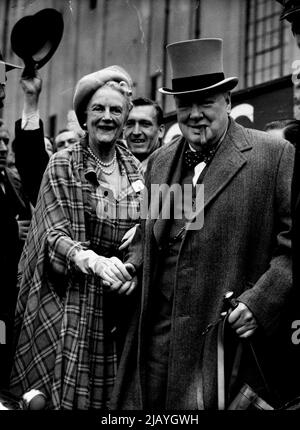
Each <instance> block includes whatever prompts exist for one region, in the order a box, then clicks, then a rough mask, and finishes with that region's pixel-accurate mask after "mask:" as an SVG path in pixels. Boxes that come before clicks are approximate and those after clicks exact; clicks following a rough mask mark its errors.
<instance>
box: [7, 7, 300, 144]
mask: <svg viewBox="0 0 300 430" xmlns="http://www.w3.org/2000/svg"><path fill="white" fill-rule="evenodd" d="M48 7H50V8H55V9H57V10H58V11H60V12H61V13H62V14H63V18H64V34H63V38H62V41H61V43H60V45H59V47H58V49H57V51H56V52H55V54H54V56H53V57H52V58H51V60H50V61H49V62H48V63H47V64H46V65H45V66H44V67H43V68H42V69H41V70H40V74H41V76H42V78H43V90H42V94H41V96H40V114H41V117H42V118H43V120H44V123H45V130H46V132H47V133H48V134H50V135H52V136H54V135H55V133H56V132H57V131H58V130H59V129H60V128H63V127H65V125H66V122H67V115H68V112H69V111H70V109H72V97H73V92H74V88H75V85H76V82H77V81H78V79H79V78H80V77H82V76H83V75H85V74H87V73H90V72H93V71H95V70H97V69H100V68H102V67H105V66H108V65H112V64H119V65H122V66H123V67H125V69H127V70H128V72H129V73H130V74H131V76H132V78H133V81H134V87H135V95H136V96H147V97H150V98H153V99H156V100H157V101H159V102H160V103H161V105H162V106H163V108H164V112H165V115H166V118H167V122H168V124H172V123H173V122H174V121H175V115H174V102H173V98H172V97H170V96H169V97H168V96H162V95H161V94H160V93H159V92H158V91H157V89H158V88H159V87H161V86H169V85H171V82H170V74H171V73H170V65H169V63H168V59H167V56H166V49H165V46H166V45H167V44H168V43H172V42H175V41H179V40H185V39H193V38H198V37H221V38H222V39H223V40H224V71H225V74H226V75H227V76H238V77H239V85H238V87H237V88H236V89H235V91H234V92H233V107H234V109H233V116H235V117H236V118H237V119H239V120H240V121H241V122H244V123H245V124H247V125H249V126H256V127H258V128H263V125H264V123H266V122H268V121H271V120H274V119H283V118H288V117H291V116H296V117H297V115H298V112H297V106H298V105H297V100H296V103H294V96H295V92H294V86H293V82H292V76H293V75H292V73H293V70H294V69H295V67H296V66H295V64H297V57H298V58H300V53H298V48H297V46H296V43H295V41H294V39H293V37H292V34H291V31H290V28H289V25H288V23H286V22H280V21H279V15H280V5H279V4H278V3H277V2H276V1H275V0H2V1H1V2H0V16H1V23H0V38H1V39H0V40H1V42H0V43H1V49H2V52H3V54H4V58H5V59H6V60H10V61H12V62H15V63H17V64H20V65H22V61H21V59H20V58H18V57H17V56H16V55H15V54H14V53H13V52H12V50H11V46H10V34H11V31H12V28H13V26H14V24H15V23H16V22H17V21H18V20H19V19H20V18H21V17H23V16H27V15H32V14H34V13H36V12H38V11H39V10H41V9H43V8H48ZM37 37H38V34H37ZM183 61H184V59H183ZM293 67H294V69H293ZM294 75H295V74H294ZM20 76H21V71H13V72H11V73H9V75H8V82H7V99H6V104H5V108H4V109H3V111H2V113H1V114H2V116H3V117H4V119H5V121H6V123H7V125H8V127H9V129H10V130H12V132H13V127H14V121H15V120H16V119H17V118H18V117H20V115H21V110H22V91H21V88H20V85H19V80H20Z"/></svg>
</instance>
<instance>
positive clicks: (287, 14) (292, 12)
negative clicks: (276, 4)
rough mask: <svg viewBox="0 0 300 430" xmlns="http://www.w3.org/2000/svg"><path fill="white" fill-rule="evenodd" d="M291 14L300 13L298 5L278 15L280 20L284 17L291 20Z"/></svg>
mask: <svg viewBox="0 0 300 430" xmlns="http://www.w3.org/2000/svg"><path fill="white" fill-rule="evenodd" d="M293 15H294V16H295V15H300V6H298V7H295V8H294V9H291V10H288V11H283V12H282V13H281V15H280V21H283V20H284V19H286V20H287V21H289V22H292V21H293Z"/></svg>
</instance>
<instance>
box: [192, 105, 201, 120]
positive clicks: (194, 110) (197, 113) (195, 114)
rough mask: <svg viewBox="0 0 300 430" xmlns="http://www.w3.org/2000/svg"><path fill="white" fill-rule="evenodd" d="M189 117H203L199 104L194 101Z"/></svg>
mask: <svg viewBox="0 0 300 430" xmlns="http://www.w3.org/2000/svg"><path fill="white" fill-rule="evenodd" d="M190 117H191V118H197V119H198V118H202V117H203V111H202V107H201V105H198V104H197V103H194V104H193V106H192V109H191V114H190Z"/></svg>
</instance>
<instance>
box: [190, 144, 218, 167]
mask: <svg viewBox="0 0 300 430" xmlns="http://www.w3.org/2000/svg"><path fill="white" fill-rule="evenodd" d="M215 152H216V147H215V146H214V147H210V148H203V149H201V150H198V151H192V150H191V149H187V150H186V151H185V153H184V163H185V165H186V167H188V168H190V169H193V168H194V167H195V166H197V164H199V163H201V162H202V161H204V162H205V163H206V164H208V163H210V161H211V160H212V158H213V156H214V155H215Z"/></svg>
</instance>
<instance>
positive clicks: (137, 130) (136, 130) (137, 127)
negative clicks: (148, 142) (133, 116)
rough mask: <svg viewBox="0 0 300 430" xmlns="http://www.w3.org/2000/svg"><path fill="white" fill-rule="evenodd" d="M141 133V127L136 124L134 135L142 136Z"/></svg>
mask: <svg viewBox="0 0 300 430" xmlns="http://www.w3.org/2000/svg"><path fill="white" fill-rule="evenodd" d="M140 133H141V129H140V125H139V123H138V122H136V123H135V125H134V129H133V134H140Z"/></svg>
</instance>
